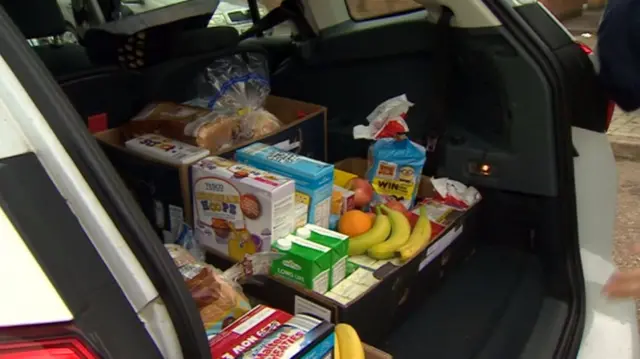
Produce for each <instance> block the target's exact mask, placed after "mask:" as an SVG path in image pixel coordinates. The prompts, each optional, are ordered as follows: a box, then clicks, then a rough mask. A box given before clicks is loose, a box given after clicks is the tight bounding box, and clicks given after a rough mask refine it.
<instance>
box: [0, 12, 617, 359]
mask: <svg viewBox="0 0 640 359" xmlns="http://www.w3.org/2000/svg"><path fill="white" fill-rule="evenodd" d="M249 2H250V3H251V2H252V1H249ZM253 2H254V3H255V0H254V1H253ZM484 2H485V4H486V5H487V6H488V7H489V8H490V9H491V10H492V11H493V12H494V13H495V14H496V16H497V17H498V18H499V20H500V22H501V23H502V26H498V27H492V28H461V27H455V26H451V25H450V23H449V21H444V20H442V19H441V21H433V20H432V19H434V18H435V19H438V16H437V15H438V12H440V13H442V14H446V13H449V14H451V15H452V17H453V19H455V16H456V11H455V9H447V8H439V7H438V6H434V7H433V9H430V10H425V9H417V10H414V11H410V12H406V13H401V14H394V15H391V16H388V17H383V18H376V19H369V20H366V21H356V20H349V21H346V22H344V23H341V24H339V25H336V26H334V27H332V28H329V29H324V30H322V31H321V32H320V33H317V34H315V33H313V34H311V33H309V31H306V32H304V33H303V35H304V36H300V33H299V34H298V36H290V37H286V36H268V37H262V36H255V37H254V36H252V37H250V38H246V36H242V35H240V34H238V33H237V31H235V29H233V28H207V27H206V26H207V25H206V22H204V23H203V22H202V21H200V20H199V19H189V20H187V21H185V22H184V23H182V24H180V25H175V24H174V25H173V26H167V27H162V28H161V29H156V30H155V31H157V33H158V34H159V35H158V38H161V39H163V40H162V41H157V42H155V43H152V44H151V45H149V47H148V48H147V49H145V51H147V52H146V53H145V55H148V56H149V60H148V61H147V62H146V63H145V65H144V66H140V67H139V68H131V67H130V66H127V65H126V64H123V63H120V62H118V59H117V56H116V55H114V54H113V51H111V49H112V47H110V46H112V44H113V43H114V42H117V41H119V40H118V39H117V38H113V37H110V36H109V35H105V34H101V33H93V34H92V33H91V30H89V31H88V32H87V34H86V37H85V38H84V41H81V44H66V45H47V46H36V47H33V50H34V51H35V53H36V54H37V56H38V57H39V59H40V60H41V62H42V64H44V66H45V67H46V68H47V69H48V70H49V72H50V74H51V76H53V78H54V79H55V80H56V82H57V83H58V84H59V86H60V88H61V89H62V91H63V92H64V94H65V95H66V97H67V98H68V101H69V102H70V103H71V104H72V105H73V107H74V108H75V110H76V111H77V113H78V115H79V116H78V117H77V120H78V121H84V122H83V123H84V124H85V125H86V123H87V121H88V119H89V118H90V117H91V116H94V115H96V114H107V116H108V127H109V128H114V127H118V126H120V125H122V124H125V123H126V122H127V121H129V120H130V119H131V118H132V117H133V116H134V115H135V114H136V113H138V111H140V110H141V109H142V108H143V107H144V106H145V105H146V104H147V103H149V102H151V101H161V100H162V101H173V102H178V103H181V102H184V101H186V100H189V99H190V98H192V94H191V93H189V91H188V89H189V87H190V85H191V82H192V79H193V78H194V76H195V75H196V74H198V73H199V72H200V71H202V69H203V68H205V67H206V66H207V65H209V64H210V63H212V62H213V61H214V60H215V59H217V58H220V57H221V56H225V55H228V54H234V53H260V54H263V55H265V56H266V58H267V59H268V65H269V70H270V81H271V92H272V94H275V95H278V96H283V97H288V98H292V99H297V100H302V101H307V102H310V103H314V104H319V105H322V106H325V107H326V108H327V109H328V118H327V120H328V131H329V134H328V148H329V152H328V158H327V159H326V160H328V162H330V163H334V162H337V161H339V160H342V159H344V158H348V157H366V153H367V148H368V145H369V143H368V142H367V141H362V140H361V141H353V140H352V128H353V126H355V125H358V124H361V123H362V122H363V121H364V119H365V118H366V116H367V114H368V113H369V112H370V111H371V110H372V109H373V108H375V107H376V106H377V104H379V103H380V102H382V101H384V100H385V99H388V98H390V97H393V96H397V95H398V94H402V93H405V94H406V95H407V97H408V98H409V100H410V101H412V102H413V103H414V104H415V106H414V107H413V108H412V109H411V111H410V112H409V114H408V117H407V119H406V120H407V123H408V125H409V128H410V137H411V138H412V139H413V140H414V141H416V142H418V143H421V144H427V143H429V141H431V140H433V138H434V136H435V138H436V139H438V146H437V151H436V152H433V153H431V152H430V153H429V154H428V155H427V163H428V165H427V167H426V168H425V174H426V175H437V176H441V177H448V178H452V179H455V180H459V181H461V182H463V183H465V184H468V185H473V186H475V187H476V188H478V190H479V191H480V193H481V194H482V196H483V201H482V202H481V204H480V206H479V207H478V208H477V211H476V213H475V214H474V215H475V216H476V218H475V220H474V221H473V226H472V227H471V228H465V232H464V233H465V235H467V236H471V237H472V238H473V241H474V243H475V246H476V249H475V252H474V254H473V255H472V256H470V257H469V258H468V259H467V260H466V261H464V262H463V263H461V264H460V265H459V266H457V267H456V268H452V269H450V271H451V272H450V273H447V274H448V275H447V278H446V280H444V281H443V282H442V283H441V284H440V285H439V286H438V288H434V289H432V290H429V291H428V293H427V292H425V293H423V295H421V296H419V297H417V298H416V299H415V300H412V301H411V302H409V303H406V304H405V305H403V307H402V308H401V314H400V315H398V318H399V319H398V320H397V322H394V323H389V332H387V333H380V335H379V341H378V342H376V343H369V344H372V345H375V346H377V347H379V348H380V349H383V350H385V351H387V352H389V353H391V354H392V355H393V356H394V357H397V358H418V357H429V358H438V359H471V358H476V359H481V358H552V357H565V355H569V354H571V353H574V355H575V353H576V351H577V347H578V345H579V342H580V335H581V334H580V333H581V332H582V327H583V326H584V322H583V321H584V297H583V293H584V283H583V279H582V272H581V271H582V269H581V264H580V259H579V246H578V238H577V237H578V235H577V223H576V222H577V220H576V208H575V193H574V188H573V167H572V166H573V165H572V163H573V162H572V159H573V157H574V156H579V153H576V152H575V150H574V149H573V146H572V143H571V132H570V128H571V126H578V127H582V128H586V129H590V130H594V131H600V132H602V131H603V130H604V126H605V124H604V118H605V114H606V106H607V103H606V99H605V97H604V95H603V94H602V93H601V92H600V90H599V89H598V86H597V85H596V80H595V74H594V72H593V69H592V67H591V65H590V62H589V60H588V58H587V56H586V55H585V54H584V53H583V52H582V51H581V49H580V48H579V47H578V46H577V45H576V44H575V43H574V42H573V40H572V39H571V38H570V37H569V36H568V35H567V34H566V33H565V32H564V31H563V30H562V29H561V28H560V26H559V25H557V23H556V22H555V21H554V20H553V19H552V18H551V17H550V15H548V13H547V12H545V11H543V10H542V8H541V7H540V6H538V5H537V4H536V3H531V4H527V5H522V6H519V7H517V8H513V7H510V6H507V5H505V3H502V2H499V1H494V0H485V1H484ZM26 3H29V5H28V6H27V4H26ZM285 3H287V4H289V5H290V4H291V3H295V4H298V5H300V4H301V3H299V2H297V1H289V0H285ZM0 4H1V5H2V6H3V7H4V10H5V11H6V12H7V13H8V14H9V16H10V17H11V18H12V19H13V21H14V22H15V24H16V26H17V27H18V28H19V29H20V31H21V32H22V33H23V35H24V37H25V38H26V39H29V38H38V37H44V36H51V35H55V34H59V33H61V32H64V29H65V24H64V19H63V18H62V15H61V14H60V12H59V10H56V8H55V7H56V6H57V4H56V1H55V0H52V1H39V2H37V5H36V4H35V2H27V1H1V2H0ZM34 6H37V7H38V9H39V10H38V11H35V10H34V8H33V7H34ZM300 6H301V5H300ZM59 14H60V15H59ZM287 14H288V15H287V16H294V17H295V16H298V15H296V14H300V13H299V12H298V13H296V12H292V11H290V12H287ZM58 15H59V16H58ZM443 17H445V16H444V15H443ZM295 20H296V23H301V22H304V20H303V18H301V17H299V16H298V17H296V19H295ZM267 25H268V24H267ZM260 26H265V24H264V23H261V24H260ZM307 30H308V29H307ZM257 32H258V33H259V32H260V31H257ZM96 44H99V45H96ZM105 44H107V45H105ZM347 142H351V143H353V145H349V146H344V145H342V144H344V143H347ZM69 152H72V151H69ZM485 164H486V165H489V166H490V168H491V171H490V172H489V173H486V171H485V172H483V171H482V170H481V166H482V165H485ZM102 195H103V196H106V194H104V193H103V194H102ZM122 195H123V196H124V195H127V194H126V193H123V194H122ZM105 201H106V200H105ZM123 217H124V216H122V215H121V216H116V215H114V221H122V223H123V224H122V226H125V224H124V222H125V221H126V219H123ZM131 233H132V232H130V233H129V235H128V237H129V238H127V240H128V241H130V242H131V243H134V242H136V241H140V239H139V238H136V236H135V235H133V234H131ZM158 243H162V242H161V240H160V239H158ZM135 246H136V247H141V246H140V245H139V244H138V245H135ZM139 250H143V249H139ZM415 286H416V287H417V288H419V287H420V283H419V282H416V283H415ZM372 320H375V316H372Z"/></svg>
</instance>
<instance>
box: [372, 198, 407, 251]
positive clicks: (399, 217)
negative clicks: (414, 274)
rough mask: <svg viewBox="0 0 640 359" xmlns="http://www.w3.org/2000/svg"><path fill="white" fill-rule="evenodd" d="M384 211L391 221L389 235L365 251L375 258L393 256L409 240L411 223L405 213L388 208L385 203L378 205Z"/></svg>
mask: <svg viewBox="0 0 640 359" xmlns="http://www.w3.org/2000/svg"><path fill="white" fill-rule="evenodd" d="M380 207H381V208H382V210H383V211H384V212H386V213H387V215H388V216H389V221H390V222H391V235H390V236H389V238H387V240H386V241H384V242H382V243H378V244H376V245H374V246H373V247H371V248H369V251H367V253H368V254H369V256H370V257H372V258H375V259H389V258H393V256H394V255H395V253H396V250H397V249H398V248H400V247H402V245H404V244H405V243H407V241H408V240H409V235H410V234H411V224H409V220H408V219H407V217H405V215H404V214H403V213H401V212H399V211H395V210H392V209H390V208H389V207H387V206H385V205H381V206H380Z"/></svg>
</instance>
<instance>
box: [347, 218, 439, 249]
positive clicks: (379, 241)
mask: <svg viewBox="0 0 640 359" xmlns="http://www.w3.org/2000/svg"><path fill="white" fill-rule="evenodd" d="M381 210H382V211H383V212H384V214H383V213H382V212H381ZM376 214H377V216H376V220H375V222H374V224H373V226H372V227H371V229H370V230H369V231H367V232H366V233H363V234H361V235H359V236H355V237H352V238H350V239H349V255H351V256H354V255H361V254H364V253H367V254H368V255H369V256H370V257H372V258H375V259H391V258H393V257H395V256H396V255H399V256H400V258H401V259H402V260H403V261H406V260H409V259H411V258H413V257H414V256H415V255H417V254H418V253H420V252H421V251H422V250H423V249H424V248H425V247H426V246H427V245H428V244H429V241H430V240H431V222H430V221H429V217H428V216H427V212H426V209H425V208H424V207H420V218H419V219H418V221H417V222H416V225H415V227H414V228H413V231H411V224H410V223H409V220H408V219H407V217H406V216H405V215H404V214H403V213H401V212H399V211H396V210H393V209H390V208H389V207H387V206H385V205H380V206H378V207H376Z"/></svg>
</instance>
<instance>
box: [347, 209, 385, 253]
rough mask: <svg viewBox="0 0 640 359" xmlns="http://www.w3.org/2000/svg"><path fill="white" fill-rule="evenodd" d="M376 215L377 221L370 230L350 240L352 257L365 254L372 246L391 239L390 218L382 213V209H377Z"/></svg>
mask: <svg viewBox="0 0 640 359" xmlns="http://www.w3.org/2000/svg"><path fill="white" fill-rule="evenodd" d="M376 213H377V216H376V221H375V222H374V223H373V226H372V227H371V229H370V230H368V231H367V232H365V233H363V234H361V235H359V236H355V237H351V238H349V255H350V256H356V255H360V254H364V253H365V252H366V251H367V249H369V248H371V246H373V245H374V244H378V243H382V242H384V240H385V239H387V237H389V233H391V223H390V222H389V217H387V216H386V215H384V214H382V213H380V208H376Z"/></svg>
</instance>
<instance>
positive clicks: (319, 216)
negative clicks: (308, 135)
mask: <svg viewBox="0 0 640 359" xmlns="http://www.w3.org/2000/svg"><path fill="white" fill-rule="evenodd" d="M236 160H237V161H238V162H243V163H246V164H248V165H250V166H253V167H256V168H260V169H262V170H265V171H269V172H272V173H276V174H279V175H282V176H284V177H288V178H291V179H293V180H294V181H295V182H296V202H299V203H304V204H306V205H307V206H308V208H309V211H308V223H313V224H316V225H318V226H321V227H324V228H327V227H329V216H330V214H331V193H332V191H333V170H334V168H333V165H332V164H328V163H324V162H320V161H316V160H314V159H311V158H308V157H304V156H300V155H297V154H295V153H292V152H286V151H282V150H280V149H278V148H276V147H273V146H269V145H265V144H264V143H259V142H258V143H254V144H252V145H249V146H247V147H245V148H242V149H240V150H238V151H236Z"/></svg>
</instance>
